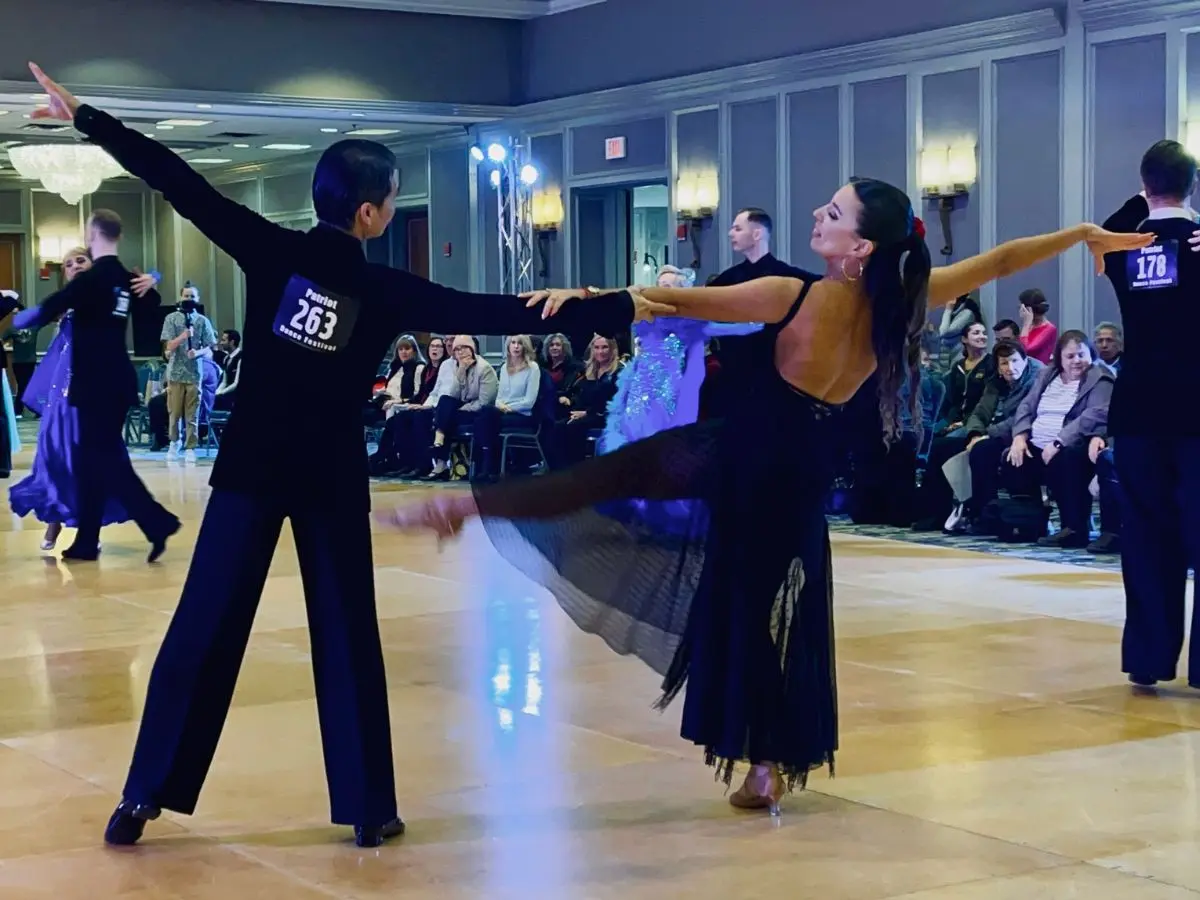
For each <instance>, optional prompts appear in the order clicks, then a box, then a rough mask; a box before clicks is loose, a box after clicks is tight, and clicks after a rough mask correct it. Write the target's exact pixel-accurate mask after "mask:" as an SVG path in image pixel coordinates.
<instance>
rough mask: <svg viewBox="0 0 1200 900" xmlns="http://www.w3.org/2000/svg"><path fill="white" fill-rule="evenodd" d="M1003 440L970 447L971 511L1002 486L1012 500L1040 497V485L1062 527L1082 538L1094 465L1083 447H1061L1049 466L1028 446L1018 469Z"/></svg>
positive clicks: (992, 497) (979, 508)
mask: <svg viewBox="0 0 1200 900" xmlns="http://www.w3.org/2000/svg"><path fill="white" fill-rule="evenodd" d="M1011 446H1012V444H1011V443H1009V442H1007V441H998V440H995V439H994V438H989V439H988V440H985V441H980V442H979V443H978V444H976V445H975V446H974V447H973V448H971V456H970V457H969V458H970V461H971V508H972V510H973V511H974V512H976V513H978V512H980V511H982V510H983V508H984V507H985V506H987V504H988V503H989V502H991V501H992V500H995V499H996V495H997V494H998V492H999V489H1000V488H1001V487H1003V488H1004V489H1005V490H1006V491H1008V493H1009V496H1012V497H1035V498H1038V499H1039V500H1040V499H1041V496H1042V486H1043V485H1045V486H1046V487H1048V488H1049V489H1050V493H1051V494H1052V495H1053V497H1054V502H1055V504H1056V505H1057V506H1058V516H1059V520H1060V521H1061V523H1062V526H1063V527H1064V528H1070V529H1071V530H1072V531H1074V532H1075V533H1076V534H1080V535H1086V534H1087V533H1088V530H1089V518H1090V516H1091V513H1092V494H1091V492H1090V491H1089V490H1088V487H1089V486H1090V485H1091V483H1092V475H1093V473H1094V471H1095V466H1094V465H1092V461H1091V460H1090V459H1088V455H1087V446H1086V445H1081V446H1075V447H1064V448H1062V449H1061V450H1059V451H1058V453H1056V454H1055V455H1054V458H1053V459H1051V460H1050V464H1049V465H1046V464H1045V463H1044V462H1042V451H1041V448H1040V447H1035V446H1033V444H1030V445H1029V452H1030V454H1031V455H1030V456H1029V457H1027V458H1026V459H1025V460H1024V462H1023V463H1022V464H1021V465H1020V466H1014V465H1013V464H1012V463H1010V462H1009V461H1008V458H1007V457H1008V450H1009V448H1010V447H1011Z"/></svg>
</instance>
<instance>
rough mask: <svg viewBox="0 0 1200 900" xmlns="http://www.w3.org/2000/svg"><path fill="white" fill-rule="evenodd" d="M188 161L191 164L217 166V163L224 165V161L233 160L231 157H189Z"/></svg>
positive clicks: (229, 161)
mask: <svg viewBox="0 0 1200 900" xmlns="http://www.w3.org/2000/svg"><path fill="white" fill-rule="evenodd" d="M188 162H190V163H191V164H192V165H198V164H202V165H209V166H219V165H224V164H225V163H231V162H233V160H232V159H215V158H208V159H189V160H188Z"/></svg>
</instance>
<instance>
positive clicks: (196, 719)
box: [125, 488, 396, 827]
mask: <svg viewBox="0 0 1200 900" xmlns="http://www.w3.org/2000/svg"><path fill="white" fill-rule="evenodd" d="M284 518H288V519H290V520H291V525H292V533H293V535H294V537H295V541H296V553H297V555H298V556H299V559H300V575H301V579H302V581H303V584H304V603H305V607H306V608H307V611H308V626H309V632H310V639H311V646H312V659H313V678H314V681H315V686H316V695H317V714H318V717H319V720H320V726H321V744H322V747H323V749H324V753H325V774H326V778H327V780H328V782H329V794H330V799H331V812H332V816H331V817H332V820H333V822H334V823H336V824H339V825H366V826H371V827H378V826H380V825H384V824H386V823H387V822H389V821H391V820H392V819H393V818H395V817H396V787H395V777H394V774H393V771H392V741H391V727H390V723H389V716H388V696H387V680H386V677H385V673H384V665H383V652H382V650H381V647H380V640H379V623H378V620H377V618H376V613H375V585H374V572H373V569H372V558H371V528H370V520H369V516H368V513H367V509H366V507H365V505H363V504H362V503H361V498H360V497H357V496H355V497H350V498H345V497H339V496H338V495H337V494H330V495H328V497H326V498H325V499H324V500H323V501H322V504H321V506H319V507H315V506H314V507H306V508H302V509H289V508H288V507H287V506H285V505H283V504H282V503H280V502H278V501H275V500H272V499H267V498H263V497H257V496H253V495H249V494H243V493H238V492H234V491H228V490H222V489H219V488H218V489H215V490H213V492H212V496H211V498H210V499H209V501H208V508H207V509H206V510H205V513H204V521H203V523H202V524H201V526H200V535H199V538H198V539H197V541H196V548H195V553H194V555H193V557H192V564H191V567H190V568H189V569H188V575H187V581H186V582H185V583H184V586H183V594H182V596H181V597H180V599H179V606H178V607H177V608H176V610H175V615H174V616H173V617H172V619H171V625H170V627H169V628H168V629H167V634H166V637H164V638H163V643H162V647H161V648H160V650H159V652H158V658H157V659H156V660H155V662H154V669H153V671H152V672H151V674H150V685H149V689H148V690H147V693H146V706H145V710H144V712H143V713H142V724H141V729H140V731H139V732H138V739H137V746H136V748H135V750H134V753H133V763H132V765H131V766H130V769H129V776H128V779H127V780H126V782H125V799H127V800H129V801H131V802H134V803H147V804H151V805H154V806H159V807H162V808H164V809H170V810H174V811H175V812H179V813H185V814H190V813H191V812H193V811H194V810H195V808H196V800H197V798H198V797H199V794H200V788H201V786H202V785H203V784H204V779H205V776H206V775H207V774H208V769H209V766H210V765H211V763H212V758H213V754H214V753H215V752H216V749H217V741H218V739H219V738H220V736H221V729H222V728H223V727H224V725H225V718H226V715H227V714H228V712H229V704H230V701H231V699H232V697H233V689H234V685H235V684H236V682H237V676H238V671H239V669H240V668H241V664H242V658H243V656H244V655H245V652H246V644H247V642H248V641H249V639H250V628H251V625H252V624H253V622H254V614H255V612H256V611H257V609H258V603H259V600H260V599H261V597H262V591H263V585H264V584H265V583H266V580H267V571H268V569H269V568H270V565H271V557H272V556H273V555H274V553H275V547H276V544H277V543H278V541H279V534H280V530H281V529H282V527H283V520H284ZM264 752H267V753H269V752H270V750H269V748H266V749H265V750H264Z"/></svg>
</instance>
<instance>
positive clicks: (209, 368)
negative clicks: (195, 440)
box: [196, 357, 221, 439]
mask: <svg viewBox="0 0 1200 900" xmlns="http://www.w3.org/2000/svg"><path fill="white" fill-rule="evenodd" d="M220 384H221V367H220V366H219V365H217V361H216V360H215V359H212V358H211V357H202V358H201V359H200V408H199V410H197V412H196V423H197V424H196V427H197V433H198V434H199V435H200V438H201V439H204V438H205V437H206V436H207V435H208V428H209V420H210V418H211V416H212V411H213V407H214V405H215V404H216V401H217V388H218V386H219V385H220Z"/></svg>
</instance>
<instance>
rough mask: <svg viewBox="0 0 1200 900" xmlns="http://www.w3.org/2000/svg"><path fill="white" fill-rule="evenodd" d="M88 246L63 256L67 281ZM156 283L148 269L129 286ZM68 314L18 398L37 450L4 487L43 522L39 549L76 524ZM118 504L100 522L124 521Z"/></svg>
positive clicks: (87, 262) (20, 511)
mask: <svg viewBox="0 0 1200 900" xmlns="http://www.w3.org/2000/svg"><path fill="white" fill-rule="evenodd" d="M91 266H92V261H91V259H90V258H89V257H88V255H87V251H86V250H85V249H83V248H82V247H76V248H75V249H73V250H71V251H70V252H68V253H67V254H66V255H65V256H64V257H63V275H64V277H65V278H66V280H67V281H70V280H71V279H72V278H74V277H75V276H76V275H78V274H79V273H80V272H83V271H85V270H87V269H90V268H91ZM155 283H156V279H155V277H154V276H153V275H140V276H138V278H137V279H136V280H135V281H134V290H135V292H136V293H137V294H138V295H139V296H141V295H142V294H144V293H145V292H146V291H147V290H149V289H150V288H152V287H153V286H154V285H155ZM71 343H72V338H71V314H70V313H67V314H66V315H65V316H63V318H62V319H61V320H60V321H59V323H58V334H57V335H56V336H55V338H54V340H53V341H52V342H51V344H50V346H49V348H48V349H47V350H46V355H45V356H44V357H43V358H42V361H41V362H40V363H39V364H38V367H37V369H36V370H35V371H34V373H33V375H32V376H31V377H30V379H29V384H28V385H27V386H26V388H25V393H24V394H23V395H22V397H21V399H22V400H23V401H24V402H25V405H26V406H28V407H29V408H31V409H32V410H33V411H34V412H36V413H37V414H38V415H39V416H40V417H41V419H42V422H41V428H40V429H39V430H38V439H37V450H36V451H35V452H34V457H33V468H32V471H30V473H29V475H28V476H27V477H26V478H24V479H22V480H21V481H19V482H17V483H16V484H14V485H13V486H12V487H11V488H9V490H8V500H9V505H10V506H11V507H12V511H13V512H14V513H16V514H17V515H18V516H25V515H28V514H29V513H33V515H34V516H35V517H36V518H37V519H38V520H39V521H41V522H45V523H46V525H47V528H46V534H45V536H44V537H43V538H42V549H43V550H53V549H54V545H55V544H56V543H57V542H58V536H59V534H60V533H61V531H62V529H63V526H66V527H68V528H75V527H76V526H77V522H76V513H77V510H78V498H77V495H76V492H75V469H76V462H75V451H76V447H77V446H78V443H79V415H78V413H76V411H75V409H74V407H72V406H71V404H70V403H68V402H67V400H66V394H67V386H68V385H69V384H70V382H71V376H72V372H71ZM128 518H129V516H128V515H127V514H126V512H125V510H124V509H122V508H121V506H120V505H119V504H118V503H116V502H114V501H112V500H109V501H108V503H107V504H106V505H105V508H104V519H103V524H104V525H115V524H117V523H120V522H125V521H127V520H128Z"/></svg>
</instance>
